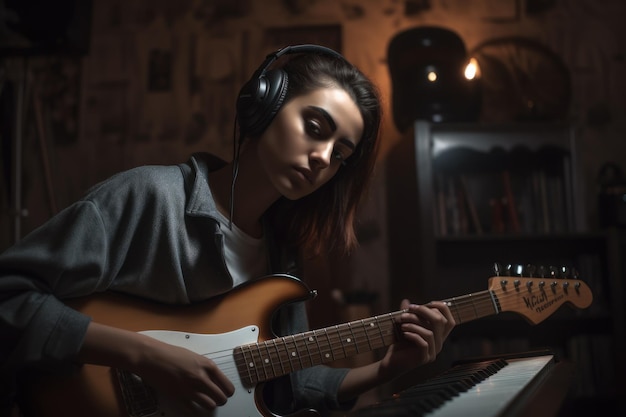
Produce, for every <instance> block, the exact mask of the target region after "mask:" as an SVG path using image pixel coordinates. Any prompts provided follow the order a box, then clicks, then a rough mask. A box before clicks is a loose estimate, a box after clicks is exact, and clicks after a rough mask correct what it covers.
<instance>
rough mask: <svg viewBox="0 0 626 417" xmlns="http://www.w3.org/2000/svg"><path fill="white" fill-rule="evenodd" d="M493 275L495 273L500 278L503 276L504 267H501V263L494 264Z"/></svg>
mask: <svg viewBox="0 0 626 417" xmlns="http://www.w3.org/2000/svg"><path fill="white" fill-rule="evenodd" d="M493 273H494V274H495V275H496V276H500V275H502V265H500V263H499V262H494V263H493Z"/></svg>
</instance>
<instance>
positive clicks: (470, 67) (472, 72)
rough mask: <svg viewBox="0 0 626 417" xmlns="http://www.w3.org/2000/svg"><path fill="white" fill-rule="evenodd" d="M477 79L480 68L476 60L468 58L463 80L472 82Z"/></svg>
mask: <svg viewBox="0 0 626 417" xmlns="http://www.w3.org/2000/svg"><path fill="white" fill-rule="evenodd" d="M478 77H480V67H479V66H478V61H476V58H470V60H469V62H468V63H467V65H466V66H465V78H467V79H468V80H473V79H474V78H478Z"/></svg>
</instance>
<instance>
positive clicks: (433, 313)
mask: <svg viewBox="0 0 626 417" xmlns="http://www.w3.org/2000/svg"><path fill="white" fill-rule="evenodd" d="M400 308H401V309H406V310H407V312H405V313H403V314H402V315H401V316H400V323H399V330H400V340H398V341H397V342H396V343H394V344H393V345H391V346H390V347H389V349H388V350H387V354H386V355H385V357H384V358H383V359H382V361H381V363H380V366H381V368H380V371H381V372H382V373H383V374H385V375H386V377H387V378H389V379H391V378H394V377H396V376H398V375H400V374H402V373H403V372H406V371H408V370H411V369H413V368H415V367H417V366H419V365H422V364H425V363H429V362H432V361H434V360H435V358H436V357H437V355H438V354H439V352H441V349H442V347H443V343H444V341H445V340H446V338H447V337H448V335H449V334H450V332H451V331H452V329H453V328H454V326H455V322H454V318H453V317H452V313H451V312H450V309H449V308H448V306H447V305H446V304H445V303H444V302H441V301H433V302H431V303H428V304H424V305H417V304H411V303H410V302H409V300H406V299H405V300H403V301H402V303H401V304H400Z"/></svg>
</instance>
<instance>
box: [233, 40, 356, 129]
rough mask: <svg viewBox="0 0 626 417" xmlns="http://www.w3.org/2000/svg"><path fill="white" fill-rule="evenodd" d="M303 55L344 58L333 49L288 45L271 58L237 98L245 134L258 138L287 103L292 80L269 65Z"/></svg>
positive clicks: (238, 113) (240, 123)
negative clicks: (289, 56) (285, 57)
mask: <svg viewBox="0 0 626 417" xmlns="http://www.w3.org/2000/svg"><path fill="white" fill-rule="evenodd" d="M299 53H318V54H326V55H330V56H334V57H337V58H340V59H342V60H343V59H344V57H343V56H342V55H341V54H339V53H338V52H336V51H334V50H332V49H330V48H327V47H325V46H320V45H310V44H304V45H292V46H287V47H285V48H282V49H279V50H278V51H276V52H273V53H271V54H269V55H267V57H266V58H265V61H263V63H262V64H261V66H260V67H259V68H258V69H257V70H256V71H255V72H254V74H253V75H252V78H251V79H250V80H249V81H248V82H246V84H244V86H243V87H242V88H241V90H240V91H239V96H238V97H237V123H238V124H239V129H240V131H241V133H242V134H243V135H249V136H257V135H260V134H261V133H263V131H264V130H265V128H266V127H267V126H268V125H269V124H270V123H271V121H272V120H273V119H274V116H276V113H278V111H279V110H280V107H281V106H282V104H283V102H284V101H285V95H286V94H287V87H288V85H289V79H288V78H289V77H288V76H287V73H286V72H285V71H284V70H283V69H282V68H274V69H270V70H268V68H269V66H270V65H272V63H273V62H274V61H276V60H277V59H278V58H280V57H281V56H283V55H285V54H299Z"/></svg>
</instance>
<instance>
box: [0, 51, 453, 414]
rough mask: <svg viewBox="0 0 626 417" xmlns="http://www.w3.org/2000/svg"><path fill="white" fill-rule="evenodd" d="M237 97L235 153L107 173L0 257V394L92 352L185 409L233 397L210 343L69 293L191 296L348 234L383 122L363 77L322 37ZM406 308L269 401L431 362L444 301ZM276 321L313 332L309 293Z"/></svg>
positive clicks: (341, 396) (285, 383)
mask: <svg viewBox="0 0 626 417" xmlns="http://www.w3.org/2000/svg"><path fill="white" fill-rule="evenodd" d="M279 58H280V59H279ZM282 61H284V62H282ZM237 110H238V117H237V122H238V126H239V139H238V140H237V142H236V145H237V146H236V148H235V157H234V158H233V161H231V162H230V163H225V162H223V161H220V160H218V159H217V158H214V157H210V156H208V155H204V154H203V155H195V156H194V157H192V158H191V159H190V161H189V162H188V163H186V164H180V165H176V166H147V167H140V168H136V169H132V170H130V171H127V172H123V173H120V174H118V175H115V176H113V177H112V178H110V179H109V180H107V181H105V182H103V183H101V184H99V185H97V186H95V187H94V188H93V189H92V190H90V192H89V193H88V194H87V195H86V196H85V197H84V198H83V199H81V200H80V201H78V202H76V203H74V204H73V205H71V206H70V207H68V208H67V209H65V210H64V211H63V212H62V213H60V214H59V215H57V216H55V217H54V218H52V219H51V220H50V221H48V222H47V223H46V224H44V225H43V226H42V227H41V228H39V229H38V230H36V231H35V232H33V233H32V234H30V235H29V236H27V237H26V238H24V239H23V240H22V241H21V242H20V243H19V244H17V245H15V246H14V247H12V248H10V249H9V250H7V251H6V252H5V253H4V254H3V255H2V256H0V326H1V327H0V332H1V336H0V337H1V340H2V343H0V352H1V360H2V365H1V368H0V369H1V374H0V375H1V378H2V380H1V384H2V386H1V387H0V388H2V390H1V391H0V392H3V393H9V395H10V396H15V394H16V393H17V392H18V391H17V387H18V386H19V382H21V381H22V379H25V375H26V374H28V372H26V371H30V370H32V369H39V370H46V371H49V370H53V371H58V370H69V369H71V368H73V367H75V365H77V364H100V365H106V366H108V367H112V368H116V369H123V370H127V371H129V372H132V373H134V374H136V375H138V376H140V377H141V378H142V379H143V381H144V382H145V383H146V384H147V385H150V386H152V387H153V388H154V389H155V390H156V391H157V392H158V393H159V395H163V396H165V397H167V398H169V399H170V401H172V402H173V403H174V404H175V407H176V408H177V409H180V410H183V411H185V412H187V411H189V412H191V411H190V410H192V409H194V408H200V409H204V410H212V409H215V408H218V410H219V407H221V406H223V405H224V404H228V402H229V401H236V400H238V399H237V396H236V395H235V396H234V397H233V395H234V394H236V392H235V385H234V384H233V381H232V380H231V378H230V377H228V376H227V375H226V374H225V372H223V370H222V369H220V367H219V366H218V365H216V363H215V362H214V361H212V360H211V359H209V358H208V357H205V356H202V355H199V354H197V353H194V352H192V351H191V350H187V349H185V348H183V347H178V346H175V345H172V344H168V343H164V342H162V341H159V340H157V339H155V338H152V337H149V336H146V335H144V334H142V333H137V332H133V331H128V330H124V329H121V328H117V327H112V326H109V325H105V324H103V323H99V322H98V321H95V320H91V319H90V318H89V317H88V316H86V315H84V314H82V313H80V312H78V311H77V310H74V309H72V308H70V307H68V306H67V305H66V304H65V302H64V300H66V299H69V298H74V297H82V296H86V295H90V294H94V293H99V292H105V291H107V292H120V293H124V294H128V295H132V296H137V297H141V298H145V299H148V300H152V301H156V302H160V303H167V304H173V305H179V304H180V305H187V304H195V303H199V302H202V301H205V300H210V299H212V298H213V297H216V296H219V295H223V294H226V293H228V292H229V291H231V290H233V289H234V288H236V287H238V286H240V285H242V284H245V282H246V281H247V280H249V279H251V278H254V277H260V276H264V275H267V274H276V273H290V274H293V275H295V276H300V275H301V274H299V267H298V265H299V262H298V259H299V256H300V255H301V254H302V253H304V252H307V253H315V252H318V253H319V252H320V251H325V250H330V249H331V248H332V249H335V250H344V251H348V250H350V249H352V248H353V247H354V246H355V244H356V238H355V235H354V231H353V225H352V222H353V219H354V215H355V210H356V207H357V204H358V201H359V198H360V196H361V194H362V193H363V191H364V190H365V188H366V186H367V183H368V180H369V178H370V176H371V173H372V169H373V166H374V163H375V159H376V149H377V140H378V130H379V125H380V120H381V109H380V101H379V98H378V95H377V91H376V89H375V88H374V86H373V85H372V83H371V82H370V81H369V80H368V79H367V78H366V77H365V76H364V75H363V74H362V73H361V72H360V71H359V70H358V69H357V68H355V67H354V66H353V65H351V64H350V63H348V62H347V61H346V60H345V59H343V58H342V57H341V56H340V55H338V54H337V53H335V52H333V51H331V50H328V49H326V48H322V47H318V46H312V45H306V46H302V45H300V46H294V47H288V48H285V49H283V50H280V51H278V52H277V53H275V54H273V55H270V56H268V59H267V60H266V61H265V62H264V63H263V65H262V66H261V67H260V68H259V70H258V71H257V72H256V73H255V75H254V76H253V78H252V79H251V80H250V81H249V82H248V83H247V84H246V85H245V86H244V87H243V88H242V91H241V93H240V96H239V98H238V102H237ZM251 301H252V300H251ZM401 308H403V309H406V310H407V312H406V313H404V314H403V315H402V316H401V323H400V324H399V327H400V329H401V332H402V333H401V335H402V336H401V340H400V342H398V343H396V344H394V345H392V346H391V347H390V348H389V349H388V351H387V353H386V355H385V356H384V358H383V359H382V360H380V361H378V362H376V363H372V364H370V365H367V366H364V367H360V368H355V369H335V368H330V367H326V366H322V365H318V366H313V367H309V368H307V369H304V370H301V371H298V372H294V373H292V374H291V375H289V376H288V377H287V378H280V379H278V380H277V381H276V382H275V384H273V385H274V386H273V389H274V392H275V393H276V394H275V395H271V394H268V395H266V399H267V401H268V403H270V404H268V406H270V407H271V408H272V409H273V410H274V411H275V412H280V413H286V412H289V411H290V410H297V409H302V408H314V409H317V410H318V411H320V412H322V413H324V412H326V411H327V410H330V409H340V408H344V409H346V408H349V407H350V406H351V405H352V404H353V403H354V400H355V398H356V397H357V396H358V395H359V394H360V393H362V392H364V391H366V390H368V389H371V388H372V387H374V386H376V385H378V384H381V383H384V382H386V381H389V380H391V379H392V378H394V377H396V376H398V375H400V374H401V373H403V372H405V371H406V370H409V369H412V368H414V367H416V366H418V365H420V364H423V363H426V362H429V361H432V360H433V359H434V358H435V356H436V355H437V354H438V353H439V351H440V350H441V348H442V344H443V342H444V340H445V339H446V337H447V336H448V334H449V333H450V331H451V329H452V327H453V326H454V320H453V318H452V316H451V314H450V311H449V309H448V308H447V307H446V306H445V305H444V304H443V303H440V302H433V303H430V304H428V305H414V304H410V303H409V301H408V300H404V301H403V302H402V305H401ZM275 321H276V323H277V326H278V329H279V331H280V333H281V334H283V335H287V334H294V333H297V332H304V331H306V330H307V320H306V314H305V309H304V306H303V303H293V304H290V305H288V306H285V307H283V308H281V309H280V314H278V316H277V317H276V319H275ZM271 390H272V387H270V388H268V392H271ZM287 393H288V394H289V395H287ZM231 397H232V398H231ZM10 399H11V398H7V399H6V403H7V404H6V405H8V403H9V400H10Z"/></svg>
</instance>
